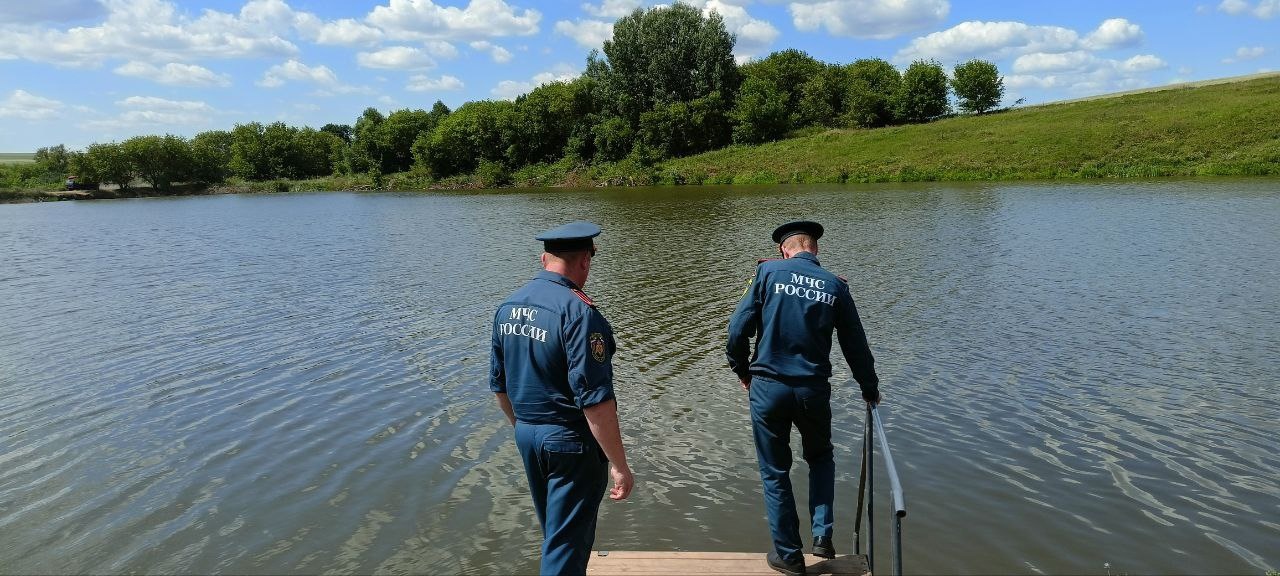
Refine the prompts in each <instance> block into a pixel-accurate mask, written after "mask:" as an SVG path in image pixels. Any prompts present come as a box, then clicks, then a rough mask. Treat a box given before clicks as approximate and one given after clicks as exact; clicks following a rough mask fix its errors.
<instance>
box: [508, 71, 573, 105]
mask: <svg viewBox="0 0 1280 576" xmlns="http://www.w3.org/2000/svg"><path fill="white" fill-rule="evenodd" d="M581 74H582V72H581V71H580V70H578V69H576V68H574V67H573V66H571V65H569V64H565V63H561V64H557V65H556V66H555V67H553V68H552V69H551V70H548V71H546V72H542V73H540V74H537V75H535V76H534V77H533V78H531V79H529V80H527V81H519V80H503V81H501V82H499V83H498V85H497V86H495V87H494V88H493V89H492V90H490V91H489V93H490V94H492V95H494V96H496V97H498V98H501V99H503V100H515V99H516V97H517V96H519V95H521V94H528V93H529V92H531V91H533V89H534V88H537V87H539V86H541V85H543V84H548V83H551V82H570V81H572V80H573V79H574V78H577V77H578V76H580V75H581Z"/></svg>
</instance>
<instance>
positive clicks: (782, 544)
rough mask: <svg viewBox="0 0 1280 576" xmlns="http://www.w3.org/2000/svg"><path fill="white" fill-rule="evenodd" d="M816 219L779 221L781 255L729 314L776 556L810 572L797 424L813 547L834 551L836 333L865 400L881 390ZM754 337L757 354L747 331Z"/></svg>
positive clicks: (791, 569) (776, 564) (830, 554)
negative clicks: (825, 262) (796, 461)
mask: <svg viewBox="0 0 1280 576" xmlns="http://www.w3.org/2000/svg"><path fill="white" fill-rule="evenodd" d="M822 232H823V230H822V225H821V224H818V223H817V222H807V221H802V222H790V223H787V224H783V225H782V226H779V227H778V229H777V230H774V231H773V241H774V242H775V243H777V244H778V250H779V252H780V253H781V254H782V259H777V260H765V261H762V262H761V263H760V265H759V267H758V268H757V270H756V276H755V278H754V279H753V280H752V282H751V286H750V287H748V288H747V291H746V293H745V294H744V295H743V297H742V302H741V303H740V304H738V308H737V309H736V310H735V311H734V313H733V317H732V318H731V319H730V320H729V344H728V347H727V354H728V357H729V367H730V368H732V369H733V371H734V372H735V373H736V374H737V375H738V380H739V381H740V382H741V383H742V387H743V388H744V389H746V390H747V391H748V393H749V395H750V398H751V425H752V431H753V433H754V435H755V442H756V460H757V461H758V462H759V465H760V478H761V480H762V481H763V483H764V501H765V510H766V511H767V513H768V517H769V529H770V531H771V532H772V535H773V547H774V550H773V551H771V552H769V555H768V562H769V566H770V567H771V568H773V569H774V570H777V571H779V572H782V573H784V574H804V572H805V563H804V554H803V552H802V550H801V541H800V526H799V524H800V521H799V518H798V517H797V515H796V505H795V497H794V495H793V494H792V489H791V476H790V471H791V445H790V438H791V427H792V425H794V426H795V427H796V428H797V429H798V430H799V431H800V439H801V445H802V446H803V449H804V459H805V462H807V463H808V464H809V514H810V517H811V519H812V523H813V553H814V554H815V555H817V556H821V557H824V558H834V557H835V547H834V545H833V544H832V541H831V528H832V522H833V513H832V505H833V503H834V501H835V462H834V460H833V459H832V453H833V449H832V445H831V385H830V384H829V383H828V379H829V378H830V377H831V333H832V331H833V330H834V331H835V333H836V335H837V336H838V337H839V341H840V350H841V351H842V352H843V353H844V358H845V361H846V362H848V363H849V369H850V370H851V371H852V372H853V377H854V379H856V380H857V381H858V384H859V386H860V387H861V388H862V398H863V399H864V400H866V401H867V402H878V401H879V400H880V391H879V378H877V377H876V371H875V367H874V365H873V364H874V360H873V359H872V357H871V349H870V348H869V347H868V345H867V337H866V334H865V333H864V332H863V330H862V321H861V320H860V319H859V318H858V309H857V308H856V307H855V306H854V304H853V297H852V296H850V295H849V286H848V284H847V283H846V282H845V281H844V280H843V279H841V278H840V277H838V276H836V275H834V274H832V273H830V272H828V271H827V270H826V269H824V268H823V267H822V266H821V265H820V264H819V263H818V238H821V237H822ZM752 337H754V338H755V339H756V348H755V353H754V354H752V351H751V343H750V339H751V338H752Z"/></svg>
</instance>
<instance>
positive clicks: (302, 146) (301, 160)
mask: <svg viewBox="0 0 1280 576" xmlns="http://www.w3.org/2000/svg"><path fill="white" fill-rule="evenodd" d="M342 148H343V142H342V139H341V138H339V137H338V136H337V135H335V134H333V133H332V132H328V131H325V130H323V129H321V130H316V129H314V128H311V127H304V128H302V129H301V130H298V131H296V132H295V133H294V135H293V150H292V154H291V158H292V163H293V166H292V172H293V174H294V176H295V177H298V178H310V177H314V176H328V175H329V174H333V172H334V167H335V166H336V165H337V163H338V162H339V161H340V159H341V158H342Z"/></svg>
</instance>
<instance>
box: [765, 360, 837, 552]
mask: <svg viewBox="0 0 1280 576" xmlns="http://www.w3.org/2000/svg"><path fill="white" fill-rule="evenodd" d="M793 425H794V426H795V427H796V429H797V430H799V431H800V444H801V447H802V449H803V450H804V454H803V455H804V460H805V462H807V463H808V465H809V517H810V519H811V520H812V523H813V535H814V536H831V525H832V523H833V518H832V511H831V507H832V505H833V504H834V502H835V484H836V467H835V460H834V459H833V453H834V450H833V448H832V446H831V387H830V386H829V385H827V384H826V383H822V384H821V385H813V386H793V385H788V384H784V383H782V382H778V381H776V380H771V379H769V378H763V377H760V376H754V377H752V379H751V428H752V431H753V433H754V435H755V440H756V460H757V461H758V462H759V464H760V479H761V480H762V481H763V483H764V507H765V511H766V512H767V513H768V516H769V530H770V532H771V533H772V535H773V547H774V549H775V550H776V551H777V552H778V555H779V556H781V557H782V558H783V560H786V561H788V562H796V561H803V559H804V555H803V552H802V551H801V550H802V548H801V547H802V546H803V543H802V542H801V541H800V519H799V517H798V516H797V515H796V500H795V495H794V493H793V491H792V488H791V474H790V472H791V427H792V426H793Z"/></svg>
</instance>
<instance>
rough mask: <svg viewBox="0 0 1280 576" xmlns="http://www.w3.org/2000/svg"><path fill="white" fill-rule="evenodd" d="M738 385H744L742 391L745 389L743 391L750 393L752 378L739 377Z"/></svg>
mask: <svg viewBox="0 0 1280 576" xmlns="http://www.w3.org/2000/svg"><path fill="white" fill-rule="evenodd" d="M738 383H739V384H742V389H743V390H746V391H747V392H750V391H751V377H750V376H747V377H746V378H743V377H741V376H739V377H738Z"/></svg>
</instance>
